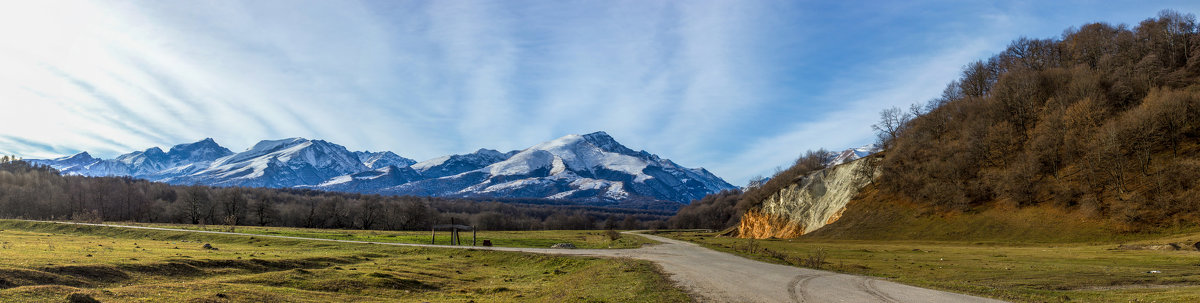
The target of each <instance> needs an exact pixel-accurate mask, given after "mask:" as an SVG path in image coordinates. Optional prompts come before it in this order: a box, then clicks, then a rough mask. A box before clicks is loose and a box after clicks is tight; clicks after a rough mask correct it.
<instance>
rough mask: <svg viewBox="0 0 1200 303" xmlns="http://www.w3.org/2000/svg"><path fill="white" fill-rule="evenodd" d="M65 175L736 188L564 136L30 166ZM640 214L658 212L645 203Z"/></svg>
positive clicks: (84, 156) (141, 155)
mask: <svg viewBox="0 0 1200 303" xmlns="http://www.w3.org/2000/svg"><path fill="white" fill-rule="evenodd" d="M30 162H33V163H35V164H42V165H48V166H51V167H54V168H56V169H58V170H59V171H61V172H62V173H63V174H67V175H82V176H130V177H134V178H140V179H146V180H150V181H156V182H165V183H170V184H181V185H193V184H196V185H208V186H224V187H231V186H241V187H271V188H308V189H318V190H328V191H341V192H357V193H371V194H386V195H418V196H436V197H468V198H545V199H563V200H574V201H583V202H586V203H589V204H596V205H622V204H624V205H631V204H628V203H625V202H629V201H672V202H675V204H677V205H682V204H686V203H689V202H690V201H692V200H696V199H700V198H702V197H704V196H705V195H707V194H710V193H714V192H719V191H721V190H726V189H733V188H735V187H734V186H733V185H730V184H729V183H727V182H725V181H724V180H722V179H721V178H720V177H717V176H715V175H713V174H712V173H710V172H709V171H707V170H705V169H703V168H686V167H683V166H680V165H678V164H676V163H675V162H672V161H671V160H668V159H663V158H660V157H659V156H657V155H654V154H651V153H649V152H646V151H634V150H632V149H629V148H628V147H625V146H624V145H621V144H620V143H618V142H617V141H616V140H615V139H613V138H612V137H611V136H609V135H608V134H607V133H604V132H595V133H591V134H586V135H567V136H564V137H561V138H558V139H555V140H551V141H548V142H544V143H541V144H538V145H535V146H532V147H529V148H526V149H524V150H520V151H510V152H500V151H496V150H491V149H480V150H478V151H475V152H473V153H469V154H461V155H449V156H442V157H437V158H433V159H430V160H426V161H422V162H417V161H414V160H412V159H408V158H405V157H402V156H400V155H397V154H396V153H393V152H390V151H382V152H368V151H350V150H348V149H346V147H344V146H341V145H338V144H334V143H330V142H327V141H324V140H309V139H304V138H288V139H282V140H264V141H260V142H258V143H257V144H255V145H254V146H253V147H250V148H249V149H247V150H245V151H243V152H238V153H234V152H233V151H231V150H229V149H228V148H225V147H222V146H221V145H219V144H217V143H216V142H215V141H213V139H211V138H209V139H204V140H201V141H198V142H195V143H190V144H180V145H176V146H174V147H171V148H170V149H169V150H168V151H166V152H164V151H163V150H162V149H160V148H158V147H153V148H149V149H146V150H144V151H135V152H132V153H128V154H124V155H120V156H118V157H116V158H114V159H98V158H94V157H92V156H91V155H89V154H88V153H87V152H82V153H79V154H76V155H73V156H69V157H63V158H57V159H41V160H30ZM638 205H643V206H645V205H661V203H659V204H655V203H640V204H638Z"/></svg>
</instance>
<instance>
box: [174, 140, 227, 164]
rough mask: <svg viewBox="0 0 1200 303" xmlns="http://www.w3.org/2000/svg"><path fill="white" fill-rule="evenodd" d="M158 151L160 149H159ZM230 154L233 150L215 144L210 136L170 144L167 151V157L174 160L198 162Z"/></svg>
mask: <svg viewBox="0 0 1200 303" xmlns="http://www.w3.org/2000/svg"><path fill="white" fill-rule="evenodd" d="M155 149H157V147H156V148H155ZM159 151H162V150H161V149H160V150H159ZM232 154H233V151H231V150H229V149H228V148H225V147H223V146H221V145H220V144H217V141H215V140H213V139H212V138H204V140H200V141H196V142H195V143H189V144H179V145H175V146H172V147H171V149H170V150H169V151H167V159H170V161H175V162H200V161H212V160H216V159H217V158H220V157H225V156H228V155H232Z"/></svg>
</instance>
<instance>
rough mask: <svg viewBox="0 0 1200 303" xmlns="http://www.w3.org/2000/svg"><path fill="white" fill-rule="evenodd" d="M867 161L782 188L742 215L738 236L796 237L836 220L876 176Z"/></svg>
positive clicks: (807, 177)
mask: <svg viewBox="0 0 1200 303" xmlns="http://www.w3.org/2000/svg"><path fill="white" fill-rule="evenodd" d="M868 161H872V159H870V158H866V159H859V160H856V161H853V162H849V163H845V164H842V165H838V166H834V167H830V168H826V169H823V170H820V171H817V172H814V173H812V174H809V175H808V176H805V177H804V179H803V180H801V181H800V182H797V183H796V184H792V185H791V186H788V187H785V188H784V189H783V190H780V191H779V192H778V193H775V194H774V195H771V197H769V198H767V200H766V201H763V203H762V204H761V205H760V206H759V207H757V208H755V209H752V210H750V211H747V212H746V214H744V215H743V216H742V221H741V223H740V224H738V237H742V238H755V239H766V238H795V237H799V236H801V235H804V234H805V233H808V232H811V231H814V230H816V229H818V228H821V227H822V226H825V225H827V224H830V223H833V222H834V221H837V219H838V218H840V217H841V216H842V212H843V211H845V210H846V204H847V203H849V202H850V199H851V198H854V195H856V194H858V191H859V190H861V189H862V188H863V187H864V186H866V185H867V184H870V183H871V180H872V179H874V178H875V177H876V176H878V174H879V172H878V170H877V169H876V168H874V167H870V166H868Z"/></svg>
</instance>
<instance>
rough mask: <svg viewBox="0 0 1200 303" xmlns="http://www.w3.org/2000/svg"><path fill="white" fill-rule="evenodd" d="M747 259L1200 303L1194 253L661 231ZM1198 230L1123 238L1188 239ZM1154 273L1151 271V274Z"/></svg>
mask: <svg viewBox="0 0 1200 303" xmlns="http://www.w3.org/2000/svg"><path fill="white" fill-rule="evenodd" d="M658 235H660V236H666V237H670V238H675V239H680V240H686V241H692V242H696V243H700V244H702V245H704V246H706V247H709V248H713V249H717V250H721V251H726V252H731V253H735V254H740V255H743V256H747V257H750V258H752V259H757V260H762V261H766V262H772V263H779V264H787V265H794V266H802V267H810V268H821V269H825V270H832V271H837V272H844V273H850V274H858V275H869V276H876V277H882V278H886V279H889V280H893V281H896V282H900V283H904V284H909V285H915V286H921V287H928V288H934V289H942V290H947V291H952V292H959V293H967V294H973V295H979V296H985V297H992V298H998V299H1003V300H1009V301H1018V302H1065V301H1072V302H1074V301H1078V302H1200V252H1197V251H1194V250H1192V251H1186V250H1179V251H1155V250H1124V249H1117V247H1118V246H1119V244H1120V243H1116V242H1109V243H1068V244H1064V243H999V242H966V241H888V240H829V239H804V238H801V239H789V240H782V239H770V240H748V239H737V238H730V237H716V236H715V235H714V234H711V233H698V232H663V233H659V234H658ZM1196 241H1200V233H1193V234H1182V235H1175V236H1170V237H1166V238H1159V239H1149V240H1141V241H1138V242H1130V243H1127V244H1165V243H1185V244H1189V245H1190V244H1191V243H1195V242H1196ZM1153 271H1157V272H1153Z"/></svg>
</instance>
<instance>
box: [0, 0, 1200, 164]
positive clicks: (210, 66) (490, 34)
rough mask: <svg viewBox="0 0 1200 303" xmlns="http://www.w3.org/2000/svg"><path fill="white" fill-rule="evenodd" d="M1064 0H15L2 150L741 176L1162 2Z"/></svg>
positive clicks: (5, 66)
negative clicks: (607, 144)
mask: <svg viewBox="0 0 1200 303" xmlns="http://www.w3.org/2000/svg"><path fill="white" fill-rule="evenodd" d="M1060 5H1078V4H1070V3H1068V4H1060V3H1054V4H1039V3H1000V4H989V3H967V4H960V3H939V2H927V3H904V4H897V3H878V4H877V5H868V6H865V7H864V6H863V5H861V4H853V5H850V4H823V3H797V2H792V1H720V0H714V1H683V2H667V1H606V2H595V1H565V2H542V1H528V2H526V1H508V2H486V1H479V2H475V1H402V2H396V1H378V2H374V1H365V2H350V1H337V2H329V1H245V2H235V1H219V2H205V3H197V2H191V1H141V2H129V3H111V2H84V1H62V2H59V1H32V2H23V3H22V2H15V3H6V4H4V5H3V6H4V7H0V37H6V39H4V40H2V41H0V108H3V109H4V110H0V153H5V154H19V155H22V156H25V157H54V156H61V155H65V154H70V153H75V152H78V151H83V150H87V151H89V152H91V153H92V154H93V155H96V156H100V157H112V156H115V155H117V154H119V153H123V152H128V151H131V150H142V149H145V148H148V147H151V146H163V147H166V146H171V145H174V144H178V143H185V142H191V141H195V140H199V139H201V138H205V137H213V138H215V139H216V140H217V141H218V142H220V143H221V144H223V145H225V146H228V147H230V148H231V149H235V150H237V149H240V148H246V147H249V146H251V145H253V144H254V143H255V142H257V141H258V140H263V139H274V138H283V137H295V136H300V137H309V138H320V139H326V140H330V141H332V142H337V143H340V144H343V145H346V146H347V147H349V148H351V149H355V150H364V149H367V150H392V151H395V152H397V153H399V154H401V155H404V156H407V157H412V158H417V159H426V158H431V157H436V156H441V155H445V154H450V153H463V152H470V151H473V150H475V149H477V148H496V149H502V150H508V149H518V148H524V147H527V146H530V145H533V144H536V143H539V142H541V141H545V140H548V139H552V138H555V137H558V136H562V135H565V134H570V133H585V132H591V131H597V130H605V131H608V132H609V133H610V134H612V135H614V136H615V137H616V138H617V139H618V140H620V141H622V142H623V143H625V144H626V145H629V146H630V147H632V148H635V149H645V150H648V151H651V152H655V153H658V154H660V155H662V156H664V157H667V158H671V159H674V160H676V161H677V162H679V163H681V164H683V165H686V166H705V167H708V168H710V170H712V171H713V172H714V173H716V174H718V175H720V176H722V177H725V178H726V179H728V180H729V181H730V182H732V183H735V184H743V183H744V182H745V181H746V180H747V179H748V178H749V177H751V176H753V175H757V174H767V173H770V171H771V170H772V169H773V168H774V167H776V166H786V165H788V164H789V162H790V161H791V160H792V159H794V158H795V157H796V156H798V155H799V154H800V153H802V152H803V151H804V150H806V149H816V148H820V147H825V148H831V149H839V148H847V147H852V146H857V145H861V144H865V143H868V142H870V141H871V139H872V134H871V132H870V124H872V123H873V122H874V120H875V118H876V115H877V114H876V113H877V112H878V111H879V110H880V109H883V108H885V107H890V106H903V105H907V104H910V103H913V102H922V101H924V100H927V99H929V98H931V97H934V96H936V95H937V94H938V93H940V92H941V89H942V87H943V86H944V85H945V83H946V82H948V81H950V80H951V79H953V78H954V77H955V76H956V75H957V73H958V69H959V67H960V66H962V65H964V64H966V63H967V62H968V61H970V60H973V59H977V58H981V57H985V56H987V55H989V54H991V53H994V52H998V51H1000V50H1001V49H1002V48H1003V46H1004V45H1005V44H1007V41H1009V40H1011V39H1014V38H1017V37H1019V36H1021V35H1031V36H1034V37H1044V36H1047V35H1049V36H1053V35H1056V34H1057V33H1058V32H1060V31H1061V30H1062V29H1063V28H1066V27H1067V26H1071V25H1078V24H1080V23H1082V22H1087V21H1092V20H1110V21H1115V22H1137V21H1139V20H1140V19H1141V18H1145V17H1149V16H1152V15H1153V14H1154V12H1156V11H1157V10H1158V9H1161V7H1153V8H1144V7H1145V5H1144V4H1143V3H1141V2H1136V3H1135V2H1130V3H1124V4H1122V3H1117V4H1114V5H1115V6H1116V7H1118V8H1119V9H1114V10H1104V9H1100V8H1095V7H1094V5H1093V6H1081V7H1085V8H1086V9H1081V10H1078V11H1080V12H1078V13H1075V11H1077V10H1063V9H1061V7H1057V6H1060ZM1162 5H1164V6H1168V7H1172V8H1176V9H1180V10H1183V11H1195V10H1196V9H1197V7H1196V6H1197V4H1192V3H1188V2H1167V3H1163V4H1162ZM1085 17H1086V18H1085ZM1089 18H1090V19H1089Z"/></svg>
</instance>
